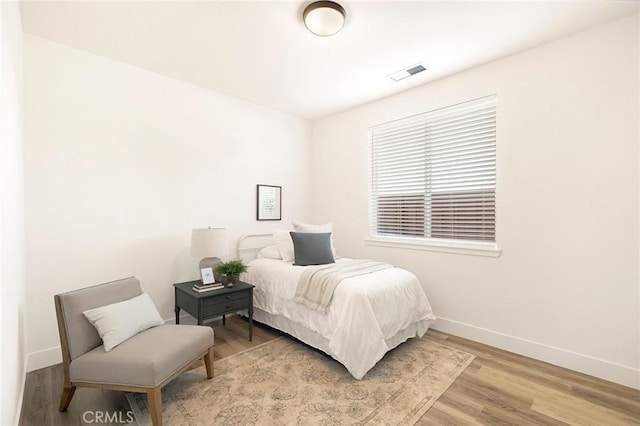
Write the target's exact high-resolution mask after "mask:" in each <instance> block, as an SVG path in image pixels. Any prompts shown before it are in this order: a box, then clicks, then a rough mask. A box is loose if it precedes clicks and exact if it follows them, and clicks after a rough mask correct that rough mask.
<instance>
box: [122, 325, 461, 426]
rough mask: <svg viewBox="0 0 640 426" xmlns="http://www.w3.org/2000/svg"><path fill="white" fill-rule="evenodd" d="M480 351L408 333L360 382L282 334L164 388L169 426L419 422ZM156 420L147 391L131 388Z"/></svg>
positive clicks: (135, 405)
mask: <svg viewBox="0 0 640 426" xmlns="http://www.w3.org/2000/svg"><path fill="white" fill-rule="evenodd" d="M473 359H474V356H473V355H471V354H468V353H466V352H463V351H460V350H457V349H454V348H450V347H447V346H443V345H441V344H439V343H437V342H434V341H432V340H429V339H410V340H409V341H407V342H405V343H403V344H402V345H400V346H399V347H397V348H396V349H394V350H393V351H391V352H389V353H387V354H386V355H385V356H384V358H383V359H382V360H381V361H380V362H379V363H378V364H377V365H376V366H375V367H374V368H373V369H372V370H370V371H369V372H368V373H367V374H366V376H365V377H364V378H363V379H362V380H355V379H354V378H353V377H352V376H351V375H350V374H349V373H348V372H347V370H346V369H345V368H344V367H343V366H342V365H341V364H339V363H338V362H337V361H335V360H333V359H332V358H331V357H329V356H327V355H325V354H323V353H321V352H318V351H316V350H314V349H312V348H309V347H308V346H306V345H304V344H301V343H299V342H297V341H295V340H293V339H291V338H289V337H286V336H283V337H279V338H277V339H275V340H272V341H270V342H268V343H264V344H262V345H260V346H256V347H255V348H251V349H248V350H246V351H244V352H241V353H239V354H236V355H232V356H230V357H227V358H223V359H221V360H216V361H214V373H215V376H214V378H213V379H211V380H207V379H206V373H205V369H204V365H203V366H201V367H199V368H196V369H193V370H191V371H188V372H186V373H184V374H182V375H180V376H178V377H177V378H176V379H175V380H174V381H172V382H171V383H170V384H168V385H167V386H165V387H164V389H162V404H163V420H164V424H165V425H193V426H196V425H216V426H217V425H296V424H297V425H345V424H371V425H378V424H383V425H413V424H415V423H416V422H417V421H418V419H419V418H420V417H422V415H423V414H424V413H425V412H426V411H427V410H428V409H429V408H430V407H431V406H432V405H433V404H434V403H435V401H436V400H437V399H438V398H439V397H440V395H442V394H443V393H444V392H445V391H446V390H447V388H448V387H449V386H451V384H452V383H453V382H454V381H455V380H456V378H457V377H458V376H459V375H460V374H461V373H462V372H463V371H464V369H465V368H466V367H467V366H468V365H469V364H471V362H472V361H473ZM127 399H128V400H129V403H130V404H131V409H132V410H133V412H134V414H135V417H136V420H137V422H138V424H139V425H141V426H146V425H151V419H150V416H149V411H148V407H147V398H146V395H145V394H134V393H131V394H128V395H127Z"/></svg>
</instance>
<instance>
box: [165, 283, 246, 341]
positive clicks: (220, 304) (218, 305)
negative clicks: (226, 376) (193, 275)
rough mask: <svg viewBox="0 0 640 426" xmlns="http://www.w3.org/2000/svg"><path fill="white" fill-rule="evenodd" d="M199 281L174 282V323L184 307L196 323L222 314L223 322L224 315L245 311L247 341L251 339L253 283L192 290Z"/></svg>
mask: <svg viewBox="0 0 640 426" xmlns="http://www.w3.org/2000/svg"><path fill="white" fill-rule="evenodd" d="M198 283H200V281H199V280H197V281H188V282H185V283H179V284H174V285H173V287H174V289H175V299H174V300H175V312H176V324H180V310H181V309H184V310H185V311H187V312H188V313H189V314H190V315H191V316H193V317H194V318H196V319H197V320H198V325H202V324H203V323H204V322H205V321H209V320H212V319H214V318H217V317H219V316H222V324H223V325H224V324H225V315H226V314H232V313H236V312H239V311H245V310H246V311H247V312H248V314H249V341H251V340H253V287H254V286H253V285H251V284H247V283H244V282H242V281H239V282H236V284H235V285H234V286H233V287H231V288H222V289H220V290H211V291H207V292H204V293H199V292H197V291H195V290H193V285H194V284H198Z"/></svg>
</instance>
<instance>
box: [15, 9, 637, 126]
mask: <svg viewBox="0 0 640 426" xmlns="http://www.w3.org/2000/svg"><path fill="white" fill-rule="evenodd" d="M338 1H340V3H341V4H342V5H343V6H344V8H345V9H346V11H347V22H346V25H345V27H344V28H343V30H342V31H341V32H340V33H338V34H337V35H335V36H332V37H318V36H315V35H313V34H311V33H310V32H309V31H307V30H306V29H305V27H304V25H303V23H302V19H301V15H302V11H303V9H304V7H305V6H306V5H307V4H308V3H310V1H305V0H301V1H281V2H268V1H254V2H238V1H233V2H231V1H229V2H220V1H215V2H214V1H209V2H184V1H172V2H166V1H147V2H89V1H75V2H56V1H47V2H29V1H27V2H25V1H23V2H21V5H20V8H21V15H22V25H23V28H24V31H25V32H27V33H30V34H34V35H37V36H41V37H44V38H48V39H51V40H54V41H57V42H60V43H64V44H67V45H69V46H72V47H76V48H79V49H83V50H86V51H89V52H93V53H96V54H99V55H103V56H106V57H109V58H112V59H115V60H118V61H122V62H125V63H129V64H132V65H135V66H138V67H140V68H144V69H147V70H151V71H154V72H157V73H160V74H164V75H167V76H171V77H174V78H176V79H179V80H183V81H186V82H190V83H192V84H195V85H198V86H202V87H206V88H209V89H212V90H215V91H217V92H221V93H225V94H228V95H231V96H235V97H238V98H241V99H245V100H247V101H250V102H254V103H256V104H260V105H264V106H267V107H270V108H274V109H277V110H280V111H284V112H288V113H291V114H294V115H297V116H300V117H303V118H307V119H317V118H320V117H323V116H326V115H329V114H332V113H335V112H338V111H342V110H345V109H348V108H351V107H354V106H356V105H359V104H362V103H365V102H369V101H372V100H374V99H378V98H381V97H384V96H388V95H391V94H393V93H397V92H400V91H402V90H406V89H408V88H411V87H415V86H417V85H420V84H424V83H426V82H429V81H433V80H435V79H438V78H442V77H444V76H446V75H449V74H452V73H455V72H458V71H461V70H464V69H467V68H470V67H474V66H477V65H479V64H482V63H485V62H488V61H491V60H494V59H497V58H500V57H503V56H505V55H509V54H512V53H515V52H518V51H521V50H524V49H527V48H531V47H533V46H536V45H539V44H541V43H545V42H547V41H550V40H553V39H556V38H559V37H562V36H565V35H568V34H571V33H574V32H577V31H580V30H582V29H585V28H588V27H590V26H594V25H597V24H600V23H604V22H607V21H611V20H613V19H616V18H619V17H622V16H624V15H628V14H630V13H634V12H637V11H638V10H639V2H637V1H589V2H585V1H535V2H482V1H471V2H432V1H423V2H399V1H385V2H382V1H376V2H362V1H354V0H338ZM418 62H422V63H424V65H425V66H426V67H427V71H426V72H423V73H421V74H418V75H416V76H414V77H411V78H409V79H406V80H403V81H401V82H399V83H395V82H393V81H392V80H391V79H389V78H388V77H387V76H388V75H389V74H391V73H393V72H395V71H398V70H400V69H402V68H405V67H408V66H410V65H414V64H416V63H418ZM514 78H515V77H514Z"/></svg>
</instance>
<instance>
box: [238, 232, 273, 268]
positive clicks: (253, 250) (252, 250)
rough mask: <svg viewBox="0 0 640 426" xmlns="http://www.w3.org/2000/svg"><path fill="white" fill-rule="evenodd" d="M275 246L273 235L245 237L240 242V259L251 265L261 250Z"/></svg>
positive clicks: (250, 235)
mask: <svg viewBox="0 0 640 426" xmlns="http://www.w3.org/2000/svg"><path fill="white" fill-rule="evenodd" d="M273 244H275V240H274V239H273V234H249V235H243V236H242V237H240V239H239V240H238V257H239V258H240V259H242V261H243V262H244V263H249V262H251V261H252V260H253V259H255V258H256V256H257V255H258V252H259V251H260V250H262V249H263V248H265V247H267V246H270V245H273Z"/></svg>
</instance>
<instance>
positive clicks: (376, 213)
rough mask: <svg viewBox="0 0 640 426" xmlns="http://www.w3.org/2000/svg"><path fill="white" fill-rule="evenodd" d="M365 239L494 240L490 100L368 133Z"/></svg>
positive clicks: (493, 113)
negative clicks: (368, 186)
mask: <svg viewBox="0 0 640 426" xmlns="http://www.w3.org/2000/svg"><path fill="white" fill-rule="evenodd" d="M369 143H370V151H369V152H370V165H369V166H370V167H369V171H370V176H369V180H370V192H369V212H370V214H369V216H370V235H371V236H374V237H385V236H389V237H405V238H406V237H409V238H419V239H440V240H458V241H459V240H467V241H481V242H495V236H496V193H495V189H496V97H495V96H490V97H486V98H482V99H478V100H475V101H471V102H466V103H463V104H458V105H454V106H451V107H447V108H442V109H439V110H436V111H431V112H427V113H424V114H420V115H417V116H413V117H408V118H405V119H401V120H397V121H394V122H391V123H387V124H383V125H379V126H376V127H373V128H371V129H370V130H369Z"/></svg>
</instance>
